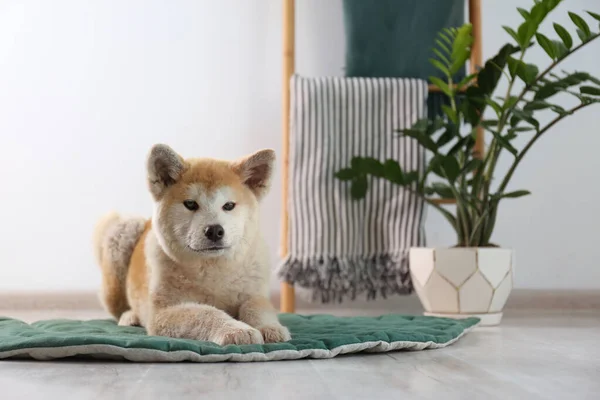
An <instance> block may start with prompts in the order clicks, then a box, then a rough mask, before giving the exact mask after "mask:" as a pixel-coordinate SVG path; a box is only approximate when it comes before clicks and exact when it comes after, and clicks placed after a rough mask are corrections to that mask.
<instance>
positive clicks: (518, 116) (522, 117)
mask: <svg viewBox="0 0 600 400" xmlns="http://www.w3.org/2000/svg"><path fill="white" fill-rule="evenodd" d="M520 121H526V122H527V123H529V124H530V125H532V126H535V128H536V129H539V128H540V123H539V122H538V120H536V119H535V118H533V112H532V111H531V110H521V109H519V108H514V109H513V110H512V116H511V119H510V125H511V126H513V127H514V126H517V124H518V123H519V122H520Z"/></svg>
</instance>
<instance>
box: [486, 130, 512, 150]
mask: <svg viewBox="0 0 600 400" xmlns="http://www.w3.org/2000/svg"><path fill="white" fill-rule="evenodd" d="M489 131H490V132H491V133H492V135H494V138H495V139H496V140H497V141H498V144H499V145H500V146H502V147H503V148H505V149H506V150H508V151H509V152H510V153H511V154H512V155H513V156H515V157H516V156H517V153H518V152H517V149H515V148H514V146H513V145H512V144H510V142H509V141H508V139H507V138H505V137H504V136H502V135H501V134H499V133H498V132H496V131H494V130H491V129H490V130H489Z"/></svg>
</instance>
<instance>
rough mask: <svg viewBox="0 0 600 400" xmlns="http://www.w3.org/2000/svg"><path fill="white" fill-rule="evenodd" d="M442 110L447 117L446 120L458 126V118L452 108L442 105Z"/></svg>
mask: <svg viewBox="0 0 600 400" xmlns="http://www.w3.org/2000/svg"><path fill="white" fill-rule="evenodd" d="M442 110H443V111H444V113H445V114H446V115H447V116H448V119H449V120H450V121H452V122H453V123H455V124H458V116H457V115H456V111H454V110H453V109H452V107H450V106H449V105H447V104H442Z"/></svg>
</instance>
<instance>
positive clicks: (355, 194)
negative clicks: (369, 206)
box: [350, 175, 369, 200]
mask: <svg viewBox="0 0 600 400" xmlns="http://www.w3.org/2000/svg"><path fill="white" fill-rule="evenodd" d="M368 186H369V185H368V183H367V177H366V176H365V175H360V176H357V177H356V178H354V179H353V180H352V187H351V188H350V195H351V196H352V198H353V199H356V200H358V199H362V198H364V197H365V195H366V194H367V189H368Z"/></svg>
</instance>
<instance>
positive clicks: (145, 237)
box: [94, 145, 290, 345]
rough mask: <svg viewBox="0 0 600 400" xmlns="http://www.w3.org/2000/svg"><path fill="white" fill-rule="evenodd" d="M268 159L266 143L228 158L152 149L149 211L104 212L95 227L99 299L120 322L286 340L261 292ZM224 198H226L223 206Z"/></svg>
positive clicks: (181, 332)
mask: <svg viewBox="0 0 600 400" xmlns="http://www.w3.org/2000/svg"><path fill="white" fill-rule="evenodd" d="M274 160H275V153H274V152H273V151H272V150H262V151H259V152H257V153H254V154H252V155H250V156H248V157H245V158H243V159H241V160H238V161H235V162H228V161H221V160H214V159H189V160H184V159H183V158H182V157H181V156H179V155H178V154H177V153H176V152H174V151H173V150H172V149H171V148H170V147H168V146H166V145H155V146H154V147H153V148H152V150H151V151H150V154H149V156H148V162H147V170H148V186H149V189H150V193H151V194H152V197H153V199H154V201H155V205H154V214H153V216H152V219H151V220H150V221H146V220H144V219H140V218H123V217H120V216H119V215H117V214H110V215H108V216H107V217H105V218H103V219H102V220H101V221H100V222H99V223H98V225H97V227H96V230H95V233H94V243H95V251H96V257H97V259H98V263H99V264H100V266H101V269H102V278H103V279H102V290H101V300H102V302H103V304H104V305H105V307H106V309H107V310H108V311H109V312H110V313H111V314H112V315H113V316H114V317H115V318H116V319H118V320H119V324H121V325H141V326H144V327H145V328H146V329H147V331H148V333H149V334H151V335H161V336H170V337H175V338H188V339H197V340H205V341H212V342H215V343H217V344H220V345H225V344H252V343H259V344H260V343H264V342H280V341H286V340H289V339H290V334H289V332H288V330H287V329H286V328H285V327H283V326H282V325H281V324H280V323H279V321H278V319H277V313H276V310H275V308H274V307H273V306H272V304H271V302H270V301H269V277H270V272H271V270H270V265H269V260H268V252H267V249H266V246H265V242H264V240H263V238H262V236H261V233H260V230H259V221H258V217H259V216H258V209H259V201H260V200H261V199H262V198H263V197H264V196H265V195H266V193H267V192H268V190H269V186H270V180H271V174H272V170H273V163H274ZM186 200H187V201H195V202H196V204H197V205H198V209H197V210H190V209H188V208H187V207H186V206H185V205H184V201H186ZM230 202H231V203H234V204H235V207H234V208H233V209H232V210H226V209H224V208H223V207H224V205H225V204H226V203H230ZM188 204H189V203H188ZM219 225H220V226H221V227H222V231H221V230H219V232H221V233H222V232H223V231H224V235H222V237H220V236H219V239H217V237H215V236H212V240H211V239H210V237H211V236H210V235H209V233H208V227H210V226H219ZM215 240H217V241H216V242H215ZM215 243H216V244H215Z"/></svg>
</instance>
